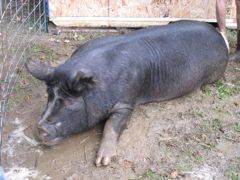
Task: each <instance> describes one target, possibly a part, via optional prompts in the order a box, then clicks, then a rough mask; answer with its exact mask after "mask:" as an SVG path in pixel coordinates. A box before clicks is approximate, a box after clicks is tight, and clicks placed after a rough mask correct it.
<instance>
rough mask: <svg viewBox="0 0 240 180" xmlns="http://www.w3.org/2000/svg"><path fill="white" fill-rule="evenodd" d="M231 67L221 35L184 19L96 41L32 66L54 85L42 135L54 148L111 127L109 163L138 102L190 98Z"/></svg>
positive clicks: (104, 151) (106, 138)
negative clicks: (56, 62) (54, 62)
mask: <svg viewBox="0 0 240 180" xmlns="http://www.w3.org/2000/svg"><path fill="white" fill-rule="evenodd" d="M227 62H228V49H227V46H226V43H225V42H224V39H223V37H222V36H221V34H220V33H219V32H218V31H216V30H215V28H214V27H212V26H211V25H209V24H207V23H203V22H197V21H178V22H174V23H170V24H168V25H166V26H158V27H151V28H146V29H141V30H136V31H133V32H130V33H128V34H125V35H119V36H113V37H103V38H99V39H96V40H91V41H89V42H87V43H85V44H83V45H82V46H80V48H78V49H77V50H76V51H75V52H74V53H73V54H72V56H71V57H70V58H69V59H68V60H67V61H66V62H65V63H64V64H62V65H60V66H58V67H56V68H54V67H51V66H49V65H46V64H43V63H41V62H39V61H37V60H36V61H28V62H27V63H26V64H25V65H26V68H27V70H28V71H29V72H30V73H31V74H32V75H33V76H34V77H36V78H37V79H39V80H42V81H44V82H45V83H46V85H47V93H48V102H47V105H46V109H45V111H44V112H43V113H42V115H41V117H40V119H39V120H38V122H37V125H36V129H37V132H38V133H37V134H38V138H39V139H40V140H41V141H42V143H43V144H45V145H54V144H56V143H58V142H59V141H60V140H61V139H63V138H64V137H67V136H69V135H71V134H75V133H79V132H83V131H85V130H88V129H89V128H91V127H94V126H95V125H96V124H98V123H100V122H105V127H104V131H103V137H102V141H101V144H100V148H99V151H98V154H97V158H96V162H95V163H96V165H97V166H101V165H108V164H109V163H110V162H111V159H112V157H113V156H115V155H116V146H117V141H118V138H119V136H120V134H121V133H122V131H123V130H124V128H126V125H127V123H128V120H129V118H130V115H131V112H132V111H133V109H134V106H135V105H139V104H144V103H149V102H160V101H164V100H170V99H173V98H177V97H180V96H183V95H185V94H187V93H189V92H192V91H193V90H195V89H196V88H199V87H201V86H202V85H204V84H206V83H211V82H213V81H216V80H217V79H219V78H220V77H221V76H222V75H223V74H224V71H225V68H226V66H227Z"/></svg>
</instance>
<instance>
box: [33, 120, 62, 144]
mask: <svg viewBox="0 0 240 180" xmlns="http://www.w3.org/2000/svg"><path fill="white" fill-rule="evenodd" d="M35 131H36V133H35V134H36V138H37V139H39V140H40V141H41V142H42V144H44V145H47V146H53V145H55V144H57V143H58V142H59V141H60V140H61V139H62V138H61V137H58V133H57V129H56V127H55V126H54V125H49V124H47V123H43V124H38V125H37V126H36V129H35Z"/></svg>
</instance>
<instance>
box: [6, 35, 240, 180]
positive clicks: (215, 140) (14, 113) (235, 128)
mask: <svg viewBox="0 0 240 180" xmlns="http://www.w3.org/2000/svg"><path fill="white" fill-rule="evenodd" d="M108 34H109V33H68V34H61V35H57V36H55V35H43V36H41V38H40V40H38V44H37V47H36V48H35V50H34V54H33V55H32V57H37V58H40V59H41V60H42V61H49V62H51V63H52V64H54V65H58V64H61V63H62V62H64V60H66V59H67V57H69V56H70V55H71V53H72V52H73V51H74V50H75V49H76V47H77V46H78V45H79V44H81V43H83V42H85V41H86V40H88V39H92V38H95V37H97V36H103V35H108ZM20 77H21V78H20V80H19V82H18V83H17V85H16V87H15V90H14V92H13V94H12V97H11V99H10V101H9V102H10V104H9V113H8V118H7V121H6V123H5V128H4V144H3V147H2V148H3V149H2V150H3V166H4V169H5V171H6V175H7V177H8V179H14V180H15V179H27V178H28V179H67V180H75V179H175V178H176V179H214V178H215V179H231V178H232V179H233V178H236V177H238V178H240V63H234V62H232V63H229V65H228V68H227V70H226V73H225V79H224V80H220V81H219V82H218V83H215V84H212V85H207V86H205V87H204V88H203V89H202V90H198V91H195V92H193V93H192V94H189V95H187V96H185V97H182V98H178V99H175V100H171V101H167V102H161V103H151V104H147V105H142V106H138V107H136V108H135V111H134V113H133V115H132V118H131V121H130V123H129V126H128V129H126V130H125V131H124V133H123V134H122V136H121V138H120V142H119V144H118V149H117V157H116V158H115V159H114V162H113V163H111V165H110V166H108V167H96V166H95V165H94V163H93V162H94V159H95V156H96V152H97V150H98V146H99V143H100V139H101V134H102V125H99V126H98V127H96V128H94V129H91V130H89V131H88V132H85V133H82V134H78V135H74V136H72V137H69V138H66V139H65V140H64V141H63V142H61V143H60V144H58V145H56V146H54V147H52V148H46V147H42V146H38V145H37V142H36V141H35V140H34V138H33V133H32V129H33V127H34V124H35V122H36V121H37V119H38V117H39V115H40V114H41V112H42V111H43V110H44V106H45V104H46V92H45V85H44V84H43V83H41V82H39V81H36V80H34V79H33V78H32V77H30V76H29V75H28V74H27V73H26V72H25V70H23V71H22V72H20Z"/></svg>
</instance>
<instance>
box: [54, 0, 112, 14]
mask: <svg viewBox="0 0 240 180" xmlns="http://www.w3.org/2000/svg"><path fill="white" fill-rule="evenodd" d="M49 9H50V12H49V16H50V17H52V18H53V17H62V16H69V17H70V16H71V17H72V16H83V17H88V16H90V17H96V16H108V0H61V1H60V2H59V0H49Z"/></svg>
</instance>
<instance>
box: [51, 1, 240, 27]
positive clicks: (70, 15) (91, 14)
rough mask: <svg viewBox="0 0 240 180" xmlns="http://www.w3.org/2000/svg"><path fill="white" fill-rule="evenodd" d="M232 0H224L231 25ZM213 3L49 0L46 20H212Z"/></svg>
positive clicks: (85, 23) (108, 23)
mask: <svg viewBox="0 0 240 180" xmlns="http://www.w3.org/2000/svg"><path fill="white" fill-rule="evenodd" d="M234 2H235V0H229V3H228V5H229V8H228V18H229V19H230V21H231V26H232V27H234V26H235V25H236V23H234V21H233V19H234V17H235V3H234ZM215 3H216V0H200V1H199V0H60V1H59V0H49V9H50V20H51V21H53V22H54V23H55V24H56V25H58V26H66V27H73V26H75V27H79V26H80V27H116V26H117V27H119V26H121V27H141V26H149V25H158V24H163V23H164V22H167V21H168V22H169V21H172V20H175V19H179V18H184V19H199V20H204V21H215V22H216V17H215ZM94 21H96V22H95V23H94ZM121 23H122V25H121ZM227 24H229V23H227Z"/></svg>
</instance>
